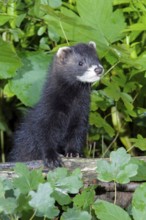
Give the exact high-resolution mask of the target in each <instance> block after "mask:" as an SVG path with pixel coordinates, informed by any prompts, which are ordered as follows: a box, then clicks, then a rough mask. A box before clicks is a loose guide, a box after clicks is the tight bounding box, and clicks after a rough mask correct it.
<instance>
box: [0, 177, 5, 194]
mask: <svg viewBox="0 0 146 220" xmlns="http://www.w3.org/2000/svg"><path fill="white" fill-rule="evenodd" d="M4 195H5V190H4V186H3V181H2V179H0V198H4Z"/></svg>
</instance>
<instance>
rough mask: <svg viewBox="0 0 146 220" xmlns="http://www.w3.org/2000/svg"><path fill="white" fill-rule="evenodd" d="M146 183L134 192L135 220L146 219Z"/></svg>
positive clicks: (133, 208)
mask: <svg viewBox="0 0 146 220" xmlns="http://www.w3.org/2000/svg"><path fill="white" fill-rule="evenodd" d="M145 207H146V183H143V184H141V185H140V186H138V187H137V189H136V190H135V192H134V194H133V200H132V215H133V217H134V220H139V219H140V220H145V219H146V208H145Z"/></svg>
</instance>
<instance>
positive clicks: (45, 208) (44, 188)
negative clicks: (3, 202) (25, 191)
mask: <svg viewBox="0 0 146 220" xmlns="http://www.w3.org/2000/svg"><path fill="white" fill-rule="evenodd" d="M52 192H53V188H52V187H51V185H50V184H49V183H44V184H41V183H40V184H39V186H38V190H37V192H34V191H30V192H29V195H30V196H31V200H30V201H29V205H30V206H31V207H33V208H34V209H35V210H36V211H37V214H36V215H37V216H45V217H48V218H49V219H50V218H51V219H52V218H54V217H55V216H57V215H58V213H59V211H58V209H57V208H56V207H55V206H54V203H55V200H54V198H52V197H51V194H52Z"/></svg>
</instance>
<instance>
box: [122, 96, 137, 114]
mask: <svg viewBox="0 0 146 220" xmlns="http://www.w3.org/2000/svg"><path fill="white" fill-rule="evenodd" d="M121 99H122V100H123V102H124V105H125V107H126V108H127V109H128V110H132V109H133V107H134V106H133V104H132V102H133V99H132V97H131V96H130V95H129V94H127V93H124V92H122V93H121Z"/></svg>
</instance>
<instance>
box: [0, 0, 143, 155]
mask: <svg viewBox="0 0 146 220" xmlns="http://www.w3.org/2000/svg"><path fill="white" fill-rule="evenodd" d="M145 6H146V3H145V1H137V0H136V1H132V0H122V1H121V0H109V1H106V0H92V1H91V0H72V1H64V0H62V1H61V0H53V1H52V0H45V1H44V0H38V1H34V0H33V1H30V0H28V1H24V2H22V1H20V0H18V1H15V0H8V1H0V28H1V34H0V47H1V50H0V78H1V83H0V90H1V95H0V103H1V109H0V120H1V121H0V129H1V131H2V134H3V139H4V137H5V136H6V137H7V136H8V135H9V134H10V130H11V129H12V128H13V126H11V123H10V122H11V121H13V119H14V118H15V113H14V112H16V111H22V107H23V106H24V105H26V106H32V105H34V104H35V103H36V102H37V101H38V99H39V95H40V92H41V88H42V85H43V83H44V80H45V76H46V73H47V69H48V66H49V64H50V62H51V57H52V53H50V51H52V52H55V51H56V50H57V49H58V48H59V47H60V46H62V45H66V44H67V43H69V44H70V45H72V44H74V43H78V42H88V41H91V40H93V41H95V42H96V44H97V52H98V54H99V57H100V59H101V62H102V64H103V66H104V68H105V76H104V77H103V79H102V80H101V82H100V84H98V83H95V84H94V85H93V86H92V94H91V109H90V120H89V121H90V130H89V138H88V141H89V145H90V146H92V145H93V146H95V144H96V143H97V141H98V146H99V147H98V149H99V150H97V149H96V151H95V152H93V154H94V155H95V156H98V155H99V154H102V153H103V154H104V155H109V152H110V151H109V150H111V148H112V147H114V148H118V146H121V145H122V146H124V147H125V148H126V149H128V150H129V149H132V148H133V147H137V148H139V149H140V150H142V151H145V139H144V138H145V136H144V135H145V132H144V129H145V121H146V116H145V111H146V106H145V85H146V78H145V71H146V62H145V54H146V53H145V20H146V14H145ZM89 8H90V9H91V10H89ZM48 52H49V53H50V54H48ZM16 97H17V99H16ZM16 100H17V101H16ZM2 109H9V110H8V111H4V110H2ZM10 109H11V110H10ZM5 132H6V134H7V135H5ZM140 136H141V137H143V139H142V138H141V140H140V138H139V137H140ZM136 137H137V138H136ZM1 145H6V144H5V142H3V141H2V140H1ZM2 151H3V150H2ZM93 151H94V150H93ZM91 152H92V151H91ZM96 152H97V153H96ZM132 153H133V154H134V153H135V151H133V152H132ZM88 154H90V152H89V153H88Z"/></svg>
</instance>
